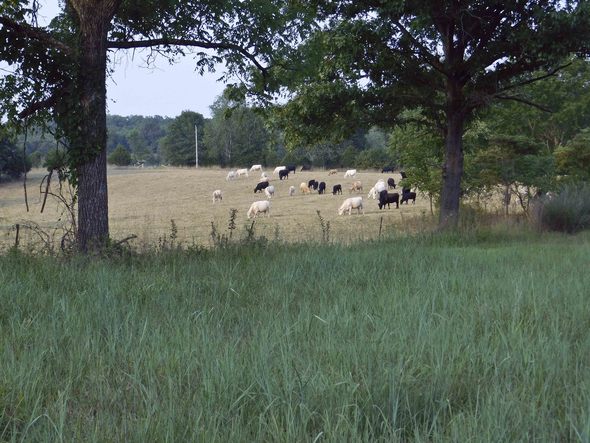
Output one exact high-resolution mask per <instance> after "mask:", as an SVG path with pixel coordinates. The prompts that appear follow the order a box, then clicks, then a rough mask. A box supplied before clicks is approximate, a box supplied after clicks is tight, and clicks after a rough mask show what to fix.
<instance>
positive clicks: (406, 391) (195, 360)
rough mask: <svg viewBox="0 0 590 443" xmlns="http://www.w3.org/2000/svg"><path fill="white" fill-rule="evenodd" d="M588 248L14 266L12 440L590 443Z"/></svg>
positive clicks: (6, 346) (5, 435) (492, 243)
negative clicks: (521, 442) (516, 442)
mask: <svg viewBox="0 0 590 443" xmlns="http://www.w3.org/2000/svg"><path fill="white" fill-rule="evenodd" d="M589 257H590V237H589V236H588V233H582V234H578V235H576V236H565V235H547V234H544V235H541V236H539V235H537V234H533V233H530V232H529V233H514V232H505V233H494V232H485V231H483V232H481V233H471V234H469V235H465V236H463V235H457V236H443V235H435V236H429V235H423V236H419V237H413V238H412V237H402V238H398V239H390V238H388V239H382V240H381V241H365V242H359V243H356V244H354V245H352V246H344V245H313V244H296V245H289V244H280V245H275V244H273V243H270V244H266V243H264V242H254V243H251V244H248V245H241V246H240V245H236V246H234V247H229V248H216V249H212V250H203V249H199V250H196V249H193V250H178V249H169V250H161V251H160V252H158V253H149V254H143V255H141V254H139V255H134V254H131V255H129V256H123V257H119V258H116V257H115V258H108V259H107V258H88V257H86V258H85V257H76V256H74V257H70V258H66V259H60V258H56V257H49V256H45V255H36V256H34V255H33V256H32V255H26V254H20V253H17V252H11V253H8V254H0V281H1V282H2V284H0V300H1V301H2V303H0V329H1V330H2V334H1V335H0V441H7V442H23V441H55V442H59V441H96V442H103V441H113V442H115V441H132V442H148V441H149V442H163V441H182V442H185V441H198V442H207V443H211V442H334V443H340V442H362V441H366V442H375V441H383V442H385V441H387V442H409V441H416V442H422V441H423V442H460V441H461V442H462V441H470V442H493V443H496V442H514V441H536V442H537V441H538V442H558V441H559V442H587V441H588V440H589V439H590V320H589V318H590V317H589V316H588V312H590V297H589V294H590V293H589V290H588V288H590V273H588V272H587V271H585V270H587V269H588V265H589V263H590V262H589Z"/></svg>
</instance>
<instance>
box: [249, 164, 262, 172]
mask: <svg viewBox="0 0 590 443" xmlns="http://www.w3.org/2000/svg"><path fill="white" fill-rule="evenodd" d="M250 171H262V165H252V167H251V168H250Z"/></svg>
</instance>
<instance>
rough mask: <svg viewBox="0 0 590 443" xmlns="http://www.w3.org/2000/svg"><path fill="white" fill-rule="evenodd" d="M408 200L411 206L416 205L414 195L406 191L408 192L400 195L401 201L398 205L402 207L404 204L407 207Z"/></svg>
mask: <svg viewBox="0 0 590 443" xmlns="http://www.w3.org/2000/svg"><path fill="white" fill-rule="evenodd" d="M409 200H412V204H416V193H415V192H411V191H409V190H408V192H403V193H402V199H401V201H400V202H399V204H400V205H402V204H404V202H406V205H407V204H408V201H409Z"/></svg>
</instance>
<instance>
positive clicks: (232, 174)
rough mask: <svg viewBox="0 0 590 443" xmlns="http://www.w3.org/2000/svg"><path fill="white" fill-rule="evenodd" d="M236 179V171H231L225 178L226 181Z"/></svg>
mask: <svg viewBox="0 0 590 443" xmlns="http://www.w3.org/2000/svg"><path fill="white" fill-rule="evenodd" d="M235 179H236V171H229V172H228V173H227V176H226V177H225V181H230V180H235Z"/></svg>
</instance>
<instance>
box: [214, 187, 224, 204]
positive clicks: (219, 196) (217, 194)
mask: <svg viewBox="0 0 590 443" xmlns="http://www.w3.org/2000/svg"><path fill="white" fill-rule="evenodd" d="M221 200H223V195H222V194H221V189H216V190H215V191H213V204H215V202H218V201H219V202H220V201H221Z"/></svg>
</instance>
